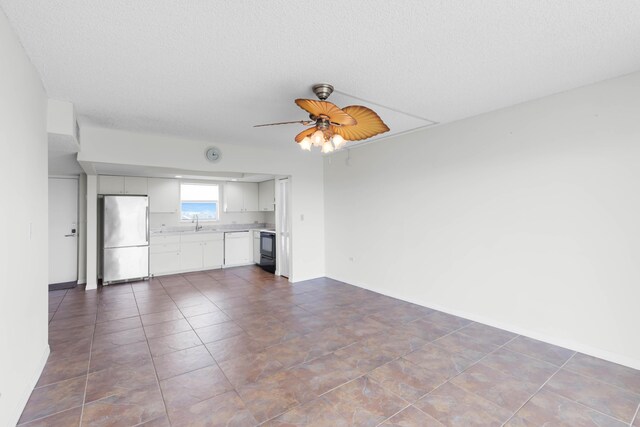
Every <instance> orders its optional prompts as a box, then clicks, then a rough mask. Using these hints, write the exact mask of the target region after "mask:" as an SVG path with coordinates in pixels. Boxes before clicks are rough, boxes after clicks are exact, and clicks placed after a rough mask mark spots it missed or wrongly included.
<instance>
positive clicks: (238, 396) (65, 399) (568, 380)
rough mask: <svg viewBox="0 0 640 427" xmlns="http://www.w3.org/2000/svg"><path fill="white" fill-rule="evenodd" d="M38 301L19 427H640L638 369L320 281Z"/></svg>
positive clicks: (249, 279) (249, 270)
mask: <svg viewBox="0 0 640 427" xmlns="http://www.w3.org/2000/svg"><path fill="white" fill-rule="evenodd" d="M49 300H50V305H49V307H50V311H51V316H50V320H51V321H50V324H49V330H50V335H49V341H50V344H51V356H50V357H49V360H48V362H47V365H46V367H45V369H44V372H43V373H42V376H41V378H40V381H39V382H38V385H37V387H36V389H35V390H34V391H33V393H32V395H31V398H30V400H29V403H28V404H27V407H26V408H25V410H24V412H23V414H22V418H21V419H20V423H21V425H24V426H36V425H37V426H78V425H83V426H84V425H86V426H135V425H145V426H168V425H173V426H189V425H194V426H204V425H206V426H254V425H258V424H264V425H265V426H311V425H314V426H353V425H356V426H377V425H382V426H405V427H406V426H442V425H452V426H475V425H478V426H490V425H497V426H498V425H507V426H539V425H553V426H555V425H567V426H574V427H575V426H625V425H626V426H629V425H633V426H634V427H640V416H638V415H637V412H638V406H639V404H640V371H636V370H633V369H629V368H626V367H623V366H619V365H616V364H613V363H609V362H605V361H603V360H599V359H595V358H593V357H589V356H586V355H583V354H575V353H574V352H572V351H569V350H566V349H563V348H559V347H555V346H552V345H549V344H545V343H542V342H539V341H535V340H532V339H529V338H526V337H523V336H517V335H514V334H512V333H509V332H506V331H503V330H499V329H495V328H492V327H489V326H486V325H482V324H479V323H474V322H471V321H469V320H466V319H462V318H459V317H455V316H451V315H448V314H445V313H442V312H438V311H434V310H431V309H428V308H424V307H420V306H417V305H414V304H410V303H406V302H402V301H399V300H395V299H392V298H389V297H385V296H382V295H379V294H376V293H374V292H370V291H366V290H363V289H360V288H357V287H354V286H350V285H347V284H344V283H340V282H336V281H333V280H330V279H318V280H312V281H308V282H303V283H298V284H296V285H293V286H292V285H290V284H289V283H287V282H286V281H285V280H283V279H281V278H278V277H274V276H273V275H270V274H268V273H264V272H263V271H262V270H260V269H258V268H254V267H242V268H235V269H228V270H215V271H208V272H200V273H192V274H183V275H176V276H166V277H160V278H157V279H153V280H151V281H148V282H139V283H133V284H123V285H112V286H108V287H104V288H100V289H98V290H97V291H89V292H85V291H83V290H82V289H76V290H69V291H54V292H50V296H49ZM634 420H635V421H634Z"/></svg>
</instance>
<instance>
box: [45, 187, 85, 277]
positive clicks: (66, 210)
mask: <svg viewBox="0 0 640 427" xmlns="http://www.w3.org/2000/svg"><path fill="white" fill-rule="evenodd" d="M77 281H78V180H77V179H67V178H49V284H56V283H67V282H77Z"/></svg>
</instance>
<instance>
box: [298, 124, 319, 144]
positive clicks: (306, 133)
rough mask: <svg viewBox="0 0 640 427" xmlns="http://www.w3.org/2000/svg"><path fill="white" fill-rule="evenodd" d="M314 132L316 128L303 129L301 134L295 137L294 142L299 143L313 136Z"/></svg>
mask: <svg viewBox="0 0 640 427" xmlns="http://www.w3.org/2000/svg"><path fill="white" fill-rule="evenodd" d="M315 131H316V127H315V126H314V127H310V128H309V129H305V130H303V131H302V132H300V133H299V134H297V135H296V142H298V143H299V142H300V141H302V140H303V139H304V138H305V137H307V136H308V137H311V135H313V133H314V132H315Z"/></svg>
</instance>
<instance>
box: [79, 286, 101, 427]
mask: <svg viewBox="0 0 640 427" xmlns="http://www.w3.org/2000/svg"><path fill="white" fill-rule="evenodd" d="M96 297H97V298H96V304H98V302H99V298H100V297H99V295H98V293H97V291H96ZM97 323H98V310H97V306H96V317H95V320H94V323H93V333H92V334H91V344H90V345H89V360H88V361H87V379H86V381H85V383H84V394H83V395H82V407H81V409H80V421H79V422H78V426H82V418H83V417H84V404H85V402H86V400H87V387H88V386H89V373H90V372H89V371H90V369H91V353H92V351H93V340H94V339H95V336H96V324H97Z"/></svg>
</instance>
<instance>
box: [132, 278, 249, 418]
mask: <svg viewBox="0 0 640 427" xmlns="http://www.w3.org/2000/svg"><path fill="white" fill-rule="evenodd" d="M232 274H233V273H232ZM180 276H181V277H182V278H183V279H185V280H186V281H187V282H188V283H189V285H190V286H191V287H193V288H194V289H196V290H197V291H198V292H199V293H200V294H201V295H202V296H203V297H205V298H206V299H207V301H209V302H211V304H213V305H214V306H215V307H216V308H218V310H220V311H222V312H223V313H224V314H225V316H227V317H229V318H230V319H231V317H230V316H229V315H228V314H227V313H225V312H224V311H223V310H222V309H221V308H220V307H218V306H217V305H216V304H215V303H214V302H213V301H211V300H210V299H209V298H208V297H207V296H206V295H205V294H204V293H202V291H201V290H200V289H199V288H197V287H195V286H194V285H193V283H191V282H190V281H189V279H188V278H187V277H186V276H184V275H182V274H181V275H180ZM234 276H235V274H234ZM236 277H239V276H236ZM211 279H212V280H214V281H216V282H217V280H215V279H213V277H212V278H211ZM159 282H160V286H162V288H163V289H164V290H165V292H167V288H166V287H165V286H164V285H163V284H162V281H161V280H159ZM167 295H168V296H169V298H170V299H171V301H173V303H174V304H175V305H176V308H177V309H178V311H180V314H181V315H182V316H184V313H183V312H182V310H181V309H180V307H179V306H178V304H177V303H176V301H175V300H174V299H173V297H172V296H171V294H169V293H168V292H167ZM205 314H206V313H205ZM192 317H193V316H192ZM184 319H185V320H187V323H188V324H189V327H190V328H191V330H192V331H193V332H194V333H195V334H196V336H197V337H198V340H200V342H201V343H202V346H203V347H204V348H205V350H206V351H207V353H208V354H209V356H211V359H212V360H213V363H214V364H215V365H216V366H217V367H218V369H219V370H220V372H221V373H222V375H223V376H224V378H225V379H226V380H227V382H228V383H229V384H230V385H231V386H232V387H233V391H234V393H236V394H237V395H238V397H239V398H240V400H242V397H241V396H240V393H238V391H237V389H236V386H235V384H233V383H232V382H231V381H229V378H227V374H225V373H224V371H223V370H222V368H220V365H219V364H218V361H217V360H216V359H215V357H213V355H212V354H211V351H209V348H208V347H207V345H206V344H205V343H204V341H202V338H200V335H198V333H197V332H196V330H195V329H196V328H194V327H193V326H192V325H191V323H190V322H189V320H188V318H187V317H186V316H184ZM232 320H233V319H232ZM234 324H236V323H235V322H234ZM237 326H238V327H240V325H237ZM240 328H241V329H242V327H240ZM143 330H144V327H143ZM242 330H243V331H244V329H242ZM245 333H246V332H245ZM145 336H146V331H145ZM223 339H224V338H223ZM218 341H220V340H218ZM213 342H215V341H213ZM190 348H195V347H190ZM149 351H151V349H149ZM178 351H180V350H178ZM167 354H168V353H167ZM151 359H152V360H153V356H151ZM198 369H202V368H197V369H193V370H191V371H188V372H185V373H183V374H180V375H184V374H186V373H189V372H194V371H197V370H198ZM154 370H155V364H154ZM157 374H158V373H157V371H156V377H157ZM176 376H177V375H176ZM174 377H175V376H174ZM174 377H171V378H174ZM165 379H168V378H165ZM158 387H159V388H160V393H161V394H162V400H163V405H165V412H166V414H167V418H168V419H169V424H171V419H170V418H169V412H168V411H167V409H166V404H165V402H164V394H163V393H162V387H160V380H159V379H158ZM225 393H226V392H225ZM222 394H224V393H219V394H217V395H216V396H220V395H222ZM216 396H213V397H209V398H208V399H212V398H214V397H216ZM208 399H204V400H208ZM204 400H201V401H199V402H197V403H195V404H198V403H201V402H204ZM243 403H244V401H243Z"/></svg>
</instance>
